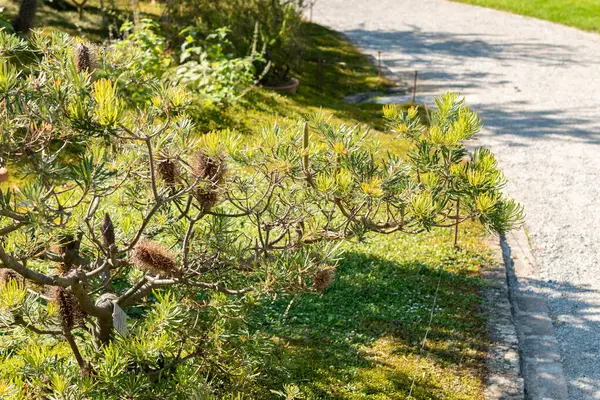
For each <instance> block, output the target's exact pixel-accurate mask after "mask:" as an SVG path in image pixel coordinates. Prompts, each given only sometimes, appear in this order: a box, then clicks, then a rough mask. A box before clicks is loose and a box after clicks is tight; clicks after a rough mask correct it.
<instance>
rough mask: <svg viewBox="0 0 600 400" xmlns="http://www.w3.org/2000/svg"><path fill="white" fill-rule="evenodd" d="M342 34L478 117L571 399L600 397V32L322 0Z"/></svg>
mask: <svg viewBox="0 0 600 400" xmlns="http://www.w3.org/2000/svg"><path fill="white" fill-rule="evenodd" d="M313 15H314V20H315V22H318V23H321V24H324V25H327V26H330V27H332V28H334V29H336V30H338V31H341V32H343V33H345V34H346V35H347V36H348V37H349V38H350V39H351V40H352V41H354V42H355V43H356V44H357V45H358V46H359V47H361V48H362V49H363V50H364V51H365V52H367V53H369V54H372V55H374V56H376V55H377V52H378V51H381V52H382V61H383V63H384V64H385V66H386V67H388V68H389V69H390V70H391V71H392V72H393V73H394V74H397V75H400V76H402V77H404V79H405V80H406V81H409V82H412V71H415V70H417V71H419V92H418V95H417V100H418V101H421V102H426V103H431V99H432V97H433V96H435V95H437V94H439V93H441V92H444V91H446V90H456V91H460V92H461V93H462V94H463V95H464V96H465V97H466V99H467V101H468V103H469V104H470V105H472V107H473V109H475V110H476V111H478V112H479V113H480V116H481V117H482V119H483V121H484V123H485V125H486V129H485V132H484V135H483V138H482V143H483V144H485V145H490V146H492V148H493V150H494V151H495V153H496V154H497V155H498V159H499V161H500V164H501V166H502V168H503V169H504V171H505V173H506V176H507V177H508V178H509V179H510V183H509V186H508V188H507V190H508V192H509V193H510V194H512V195H513V196H514V197H516V198H517V199H518V200H519V201H520V202H521V203H522V204H523V205H524V206H525V209H526V212H527V230H528V233H529V235H530V238H531V241H532V247H533V250H534V254H535V256H536V258H537V262H538V270H537V271H536V272H535V274H534V275H533V276H531V277H522V278H523V279H521V282H520V284H521V285H522V288H525V289H529V290H531V291H535V292H539V293H544V294H546V295H548V296H549V297H550V307H551V314H552V317H553V320H554V323H555V326H556V330H557V336H558V338H559V340H560V341H561V350H562V356H563V361H564V368H565V372H566V374H567V379H568V381H569V394H570V398H572V399H600V266H599V260H600V229H599V227H600V193H599V191H600V182H599V181H598V180H599V179H598V178H599V177H600V35H595V34H591V33H585V32H581V31H578V30H576V29H572V28H568V27H564V26H560V25H556V24H552V23H549V22H544V21H540V20H535V19H531V18H525V17H520V16H517V15H512V14H509V13H504V12H499V11H495V10H488V9H484V8H479V7H473V6H468V5H463V4H457V3H452V2H449V1H446V0H377V1H375V0H318V1H317V3H316V5H315V7H314V12H313Z"/></svg>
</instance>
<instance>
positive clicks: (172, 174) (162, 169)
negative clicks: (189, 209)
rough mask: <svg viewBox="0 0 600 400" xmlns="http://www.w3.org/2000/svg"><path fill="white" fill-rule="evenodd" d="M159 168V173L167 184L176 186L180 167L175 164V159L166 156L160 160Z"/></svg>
mask: <svg viewBox="0 0 600 400" xmlns="http://www.w3.org/2000/svg"><path fill="white" fill-rule="evenodd" d="M157 169H158V174H159V175H160V177H161V178H162V180H163V181H165V183H166V184H167V186H169V187H173V186H175V184H176V183H177V177H178V176H179V168H178V167H177V164H175V161H173V160H172V159H171V158H169V157H164V158H163V159H162V160H159V161H158V165H157Z"/></svg>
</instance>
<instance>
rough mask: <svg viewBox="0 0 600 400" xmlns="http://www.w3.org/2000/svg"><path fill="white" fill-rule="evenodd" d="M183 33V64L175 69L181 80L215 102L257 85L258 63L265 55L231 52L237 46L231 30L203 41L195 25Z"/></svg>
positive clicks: (210, 36) (222, 30)
mask: <svg viewBox="0 0 600 400" xmlns="http://www.w3.org/2000/svg"><path fill="white" fill-rule="evenodd" d="M182 34H184V35H185V37H186V39H185V42H184V44H183V45H182V48H181V55H180V65H179V66H178V67H177V68H176V69H175V72H176V74H177V77H178V79H179V80H180V82H183V83H185V84H187V85H190V86H192V87H193V88H194V89H196V90H198V91H199V92H200V93H201V94H202V96H204V97H205V98H207V99H208V100H210V101H215V102H223V101H230V100H234V99H236V98H238V97H240V96H242V95H243V94H244V93H245V92H246V91H247V90H248V89H249V88H250V87H251V86H252V85H254V84H255V75H256V70H255V67H254V63H255V62H257V61H259V60H261V58H260V57H259V56H257V54H256V51H255V50H253V51H252V52H251V54H250V55H248V56H247V57H243V58H237V57H235V56H234V54H233V53H231V52H229V50H232V49H233V48H232V44H231V42H230V41H229V40H228V38H227V34H228V29H226V28H220V29H217V31H216V32H215V33H213V34H210V35H208V36H207V37H206V38H204V39H203V40H202V41H201V43H198V34H197V32H196V31H195V30H194V29H192V28H187V29H185V30H183V31H182ZM255 48H256V43H255V45H254V46H253V49H255Z"/></svg>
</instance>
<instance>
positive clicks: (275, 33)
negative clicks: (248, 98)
mask: <svg viewBox="0 0 600 400" xmlns="http://www.w3.org/2000/svg"><path fill="white" fill-rule="evenodd" d="M303 7H304V2H303V1H298V0H283V1H280V0H233V1H231V0H229V1H211V0H184V1H181V2H177V3H167V7H166V9H165V13H166V14H167V19H168V21H169V25H172V24H174V25H175V26H179V27H180V28H181V29H183V28H184V27H185V26H188V25H191V24H195V25H196V29H197V32H198V34H199V35H201V36H204V37H207V36H209V35H211V34H212V33H213V32H214V31H215V30H216V29H219V28H221V27H227V28H228V29H230V30H231V35H230V37H231V40H232V42H233V46H234V48H235V49H236V53H235V54H236V56H237V57H245V56H246V55H248V54H250V53H251V52H252V48H253V47H254V46H255V43H256V40H255V39H256V36H255V28H256V26H257V24H258V34H259V35H258V37H259V38H260V40H259V44H260V45H264V46H265V51H264V54H262V56H263V57H264V62H263V63H256V64H257V65H258V66H259V68H257V70H258V71H262V70H264V68H265V67H266V64H267V63H270V67H269V69H268V73H267V74H266V75H265V76H264V77H261V80H262V83H265V84H270V85H277V84H281V83H288V81H289V79H290V74H291V73H292V71H293V70H294V69H295V68H296V67H297V66H298V64H299V62H300V60H301V56H302V35H301V32H300V30H301V26H302V20H301V16H300V11H301V10H302V9H303ZM166 28H167V29H169V28H170V26H167V27H166ZM171 29H173V28H172V27H171Z"/></svg>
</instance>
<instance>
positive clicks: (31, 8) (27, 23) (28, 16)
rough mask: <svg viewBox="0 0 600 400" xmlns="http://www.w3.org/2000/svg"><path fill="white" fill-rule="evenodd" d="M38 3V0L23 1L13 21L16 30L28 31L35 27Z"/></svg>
mask: <svg viewBox="0 0 600 400" xmlns="http://www.w3.org/2000/svg"><path fill="white" fill-rule="evenodd" d="M37 5H38V4H37V0H23V1H22V2H21V7H19V13H18V14H17V16H16V18H15V19H14V21H13V22H12V26H13V28H14V30H15V32H20V33H28V32H29V30H30V29H31V28H33V21H34V20H35V13H36V11H37Z"/></svg>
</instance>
